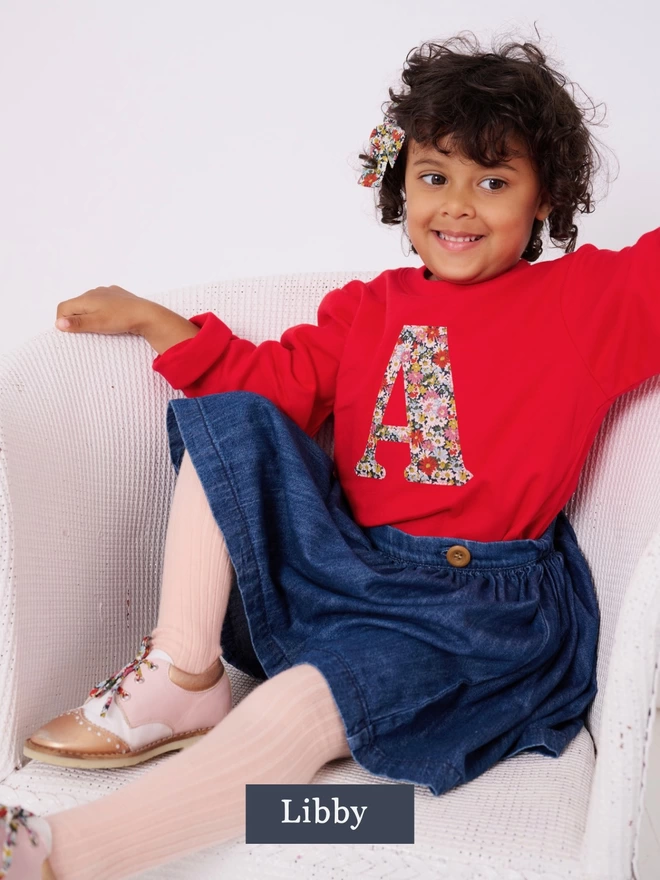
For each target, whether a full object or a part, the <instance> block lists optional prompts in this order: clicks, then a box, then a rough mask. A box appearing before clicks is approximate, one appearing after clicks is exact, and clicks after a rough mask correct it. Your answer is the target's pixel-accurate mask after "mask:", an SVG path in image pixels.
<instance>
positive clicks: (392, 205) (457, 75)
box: [359, 25, 600, 263]
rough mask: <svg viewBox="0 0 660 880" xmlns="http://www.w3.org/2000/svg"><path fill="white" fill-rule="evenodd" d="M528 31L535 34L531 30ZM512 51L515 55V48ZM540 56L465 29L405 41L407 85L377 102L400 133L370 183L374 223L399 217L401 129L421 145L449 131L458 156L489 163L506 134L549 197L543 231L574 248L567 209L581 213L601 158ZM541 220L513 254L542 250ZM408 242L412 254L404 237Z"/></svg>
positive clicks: (506, 149)
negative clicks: (481, 39) (376, 214)
mask: <svg viewBox="0 0 660 880" xmlns="http://www.w3.org/2000/svg"><path fill="white" fill-rule="evenodd" d="M535 30H536V25H535ZM536 33H537V36H538V30H536ZM464 34H468V35H471V36H472V37H473V38H474V41H473V42H470V40H468V39H467V38H466V37H465V36H463V35H464ZM454 43H461V44H463V45H464V46H465V47H467V50H468V51H467V52H456V51H453V49H452V48H451V46H452V44H454ZM426 49H428V53H426V52H425V50H426ZM516 50H521V52H522V55H521V56H519V57H516ZM546 59H547V56H546V54H545V53H544V52H543V51H542V50H541V49H540V48H538V46H536V45H534V44H532V43H529V42H524V43H515V42H509V43H506V44H505V45H503V46H500V47H496V48H494V49H493V51H491V52H487V51H485V50H482V49H481V47H480V46H479V43H478V41H477V39H476V37H475V35H474V34H473V33H472V32H471V31H461V32H460V33H459V34H457V35H456V36H454V37H451V38H450V39H448V40H446V41H445V42H442V43H438V42H434V41H427V42H425V43H423V44H422V45H421V46H420V47H418V48H416V49H412V50H411V51H410V52H409V53H408V55H407V56H406V62H405V64H404V69H403V73H402V76H401V78H402V80H403V83H404V84H405V85H406V86H408V87H409V90H408V91H407V92H403V91H402V92H401V94H397V93H396V92H395V91H394V90H393V89H392V88H389V89H388V91H389V95H390V98H391V101H390V102H389V103H387V104H386V109H385V111H384V114H385V117H389V119H390V120H391V121H392V122H394V123H395V124H396V125H398V126H399V127H400V128H402V129H403V130H404V132H405V134H406V137H405V139H404V142H403V146H402V147H401V150H400V152H399V155H398V157H397V160H396V162H395V164H394V167H393V168H392V167H391V166H390V165H389V163H388V165H387V168H386V171H385V173H384V175H383V179H382V183H381V186H380V187H378V188H377V195H378V202H377V205H376V208H377V210H380V212H381V217H380V220H381V222H382V223H386V224H389V225H394V224H398V223H402V222H403V223H404V224H405V187H404V182H405V172H406V156H407V152H408V149H407V148H408V143H409V140H410V138H413V139H414V140H415V141H418V142H419V144H420V146H429V145H431V144H433V145H434V146H436V147H437V143H438V142H439V141H440V139H441V138H443V137H445V136H450V139H451V142H452V143H453V144H455V146H456V148H457V150H458V151H459V152H460V153H462V154H463V155H464V156H466V157H467V158H469V159H471V160H472V161H473V162H477V163H478V164H480V165H483V166H485V167H493V166H495V165H497V164H498V163H500V162H502V161H504V160H507V159H509V158H510V139H511V137H514V138H517V139H519V140H520V141H521V142H522V144H523V145H524V146H525V148H526V150H527V151H528V155H529V158H530V160H531V162H532V165H533V166H534V167H535V169H536V171H537V173H538V175H539V181H540V184H541V186H542V188H543V189H545V191H546V193H547V194H548V197H549V200H550V203H551V205H552V211H551V213H550V215H549V217H548V218H547V219H548V227H549V237H550V239H551V240H552V242H553V244H555V245H556V246H559V247H561V246H562V243H564V242H565V243H566V244H565V246H564V250H565V252H566V253H571V252H572V251H574V250H575V243H576V241H577V234H578V229H577V226H575V224H574V223H573V217H574V215H575V213H576V211H580V212H581V213H583V214H584V213H591V212H592V211H593V210H595V206H594V205H593V203H592V199H591V197H592V178H593V173H594V170H595V169H596V168H598V167H600V161H599V160H600V156H599V154H598V152H597V150H596V148H595V146H594V138H593V136H592V134H591V132H590V131H589V129H588V128H587V125H586V122H585V118H584V111H583V110H582V109H581V108H579V107H578V106H577V105H576V103H575V100H574V98H573V97H571V96H570V95H569V94H568V92H567V91H566V90H565V88H564V86H565V85H566V82H567V80H566V78H565V77H564V76H563V75H562V74H561V73H559V72H557V71H556V70H553V69H552V68H551V67H549V66H548V65H547V63H546ZM571 85H573V83H571ZM591 104H592V107H593V102H591ZM359 158H360V159H362V160H363V163H362V168H363V170H364V171H367V172H370V171H373V170H374V169H375V168H376V160H375V159H374V158H372V157H370V156H369V155H368V154H367V153H360V154H359ZM543 226H544V221H542V220H538V219H535V220H534V223H533V226H532V234H531V237H530V240H529V242H528V243H527V246H526V248H525V250H524V251H523V253H522V255H521V256H522V258H523V259H525V260H528V261H529V262H530V263H533V262H534V261H535V260H537V259H538V258H539V256H540V255H541V253H542V251H543V244H542V241H541V234H542V230H543ZM404 228H405V226H404ZM411 249H412V251H413V252H414V253H415V254H416V253H417V251H416V250H415V248H414V246H413V245H412V242H411Z"/></svg>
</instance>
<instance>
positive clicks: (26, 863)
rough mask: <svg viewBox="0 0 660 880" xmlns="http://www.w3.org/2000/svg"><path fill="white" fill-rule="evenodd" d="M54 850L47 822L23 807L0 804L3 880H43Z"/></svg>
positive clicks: (1, 878)
mask: <svg viewBox="0 0 660 880" xmlns="http://www.w3.org/2000/svg"><path fill="white" fill-rule="evenodd" d="M52 846H53V835H52V833H51V830H50V825H49V824H48V822H46V820H45V819H42V818H41V817H40V816H35V814H34V813H31V812H30V811H29V810H24V809H23V808H22V807H8V806H6V805H5V804H0V848H1V850H2V858H0V880H3V878H5V877H6V878H7V880H41V876H42V870H43V864H44V862H45V861H46V859H47V858H48V856H49V855H50V852H51V849H52Z"/></svg>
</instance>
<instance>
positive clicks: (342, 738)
mask: <svg viewBox="0 0 660 880" xmlns="http://www.w3.org/2000/svg"><path fill="white" fill-rule="evenodd" d="M251 697H254V698H255V699H253V700H250V698H251ZM248 701H250V706H248V705H247V704H248ZM244 703H245V704H246V705H245V709H246V710H248V711H249V712H250V715H251V716H252V717H251V719H250V720H251V721H252V722H253V723H255V724H263V721H264V711H269V709H270V710H272V711H274V712H277V713H278V715H281V717H282V723H283V724H285V725H286V726H288V727H290V728H291V733H292V735H295V736H296V737H297V738H299V739H300V738H308V739H309V740H310V743H313V744H314V746H315V748H316V749H318V751H319V753H320V754H321V755H322V756H323V759H324V762H326V761H332V760H334V759H335V758H347V757H350V755H351V750H350V748H349V745H348V741H347V739H346V730H345V728H344V722H343V721H342V717H341V714H340V712H339V709H338V707H337V704H336V703H335V700H334V697H333V696H332V691H331V690H330V686H329V685H328V682H327V681H326V679H325V676H324V675H323V674H322V673H321V672H320V671H319V670H318V669H317V668H316V666H313V665H312V664H311V663H300V664H298V665H297V666H291V667H290V668H289V669H285V670H283V671H282V672H280V673H278V674H277V675H274V676H273V677H272V678H269V679H267V680H266V681H264V682H263V683H262V684H260V685H258V686H257V687H256V688H255V689H254V691H252V692H251V693H250V694H249V695H248V696H247V697H246V698H245V700H244Z"/></svg>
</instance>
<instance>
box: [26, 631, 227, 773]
mask: <svg viewBox="0 0 660 880" xmlns="http://www.w3.org/2000/svg"><path fill="white" fill-rule="evenodd" d="M151 641H152V639H151V636H145V637H144V638H143V639H142V647H141V648H140V650H139V651H138V653H137V654H136V656H135V659H134V660H133V661H132V662H131V663H129V664H128V665H127V666H125V667H124V668H123V669H122V670H120V671H119V672H117V673H115V674H114V675H113V676H111V677H110V678H107V679H105V681H102V682H100V684H98V685H97V686H96V687H95V688H92V690H91V691H90V692H89V697H88V698H87V700H86V701H85V702H84V703H83V705H82V706H79V707H78V708H76V709H72V710H71V711H69V712H64V713H63V714H62V715H58V716H57V717H56V718H53V719H52V720H51V721H49V722H48V723H47V724H45V725H44V726H43V727H41V728H39V730H37V731H36V733H33V734H32V736H30V737H28V739H26V740H25V742H24V744H23V754H24V755H26V756H27V757H28V758H34V759H35V760H37V761H43V762H44V763H46V764H57V765H59V766H63V767H88V768H108V767H129V766H132V765H134V764H140V763H142V762H143V761H148V760H149V759H150V758H153V757H155V756H156V755H161V754H163V753H164V752H170V751H176V750H178V749H184V748H188V747H190V746H192V745H194V744H195V743H196V742H197V741H198V740H199V739H201V737H202V736H205V735H206V734H207V733H208V732H209V731H210V730H212V729H213V728H214V727H215V726H216V724H218V723H219V722H220V721H221V720H222V719H223V718H224V717H225V715H227V713H228V712H229V711H230V710H231V707H232V694H231V685H230V683H229V678H228V676H227V673H226V672H225V669H224V666H223V663H222V660H221V658H220V657H218V658H217V660H216V661H215V662H214V663H212V664H211V666H209V668H208V669H206V670H205V671H204V672H200V673H198V674H193V673H189V672H184V670H182V669H178V668H177V667H176V666H175V665H174V663H173V661H172V658H171V656H170V655H169V654H168V653H167V652H165V651H163V650H161V649H160V648H155V649H153V648H152V647H151ZM155 661H158V662H155ZM143 665H144V666H145V667H146V675H144V674H143V672H142V669H141V667H142V666H143ZM145 685H146V686H145Z"/></svg>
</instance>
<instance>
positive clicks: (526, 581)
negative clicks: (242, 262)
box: [0, 37, 660, 880]
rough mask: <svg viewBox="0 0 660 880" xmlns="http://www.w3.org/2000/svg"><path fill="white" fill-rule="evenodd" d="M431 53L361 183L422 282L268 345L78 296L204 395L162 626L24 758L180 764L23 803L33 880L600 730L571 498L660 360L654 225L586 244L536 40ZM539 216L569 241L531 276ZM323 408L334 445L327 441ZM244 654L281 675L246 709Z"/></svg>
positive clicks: (584, 170) (659, 264)
mask: <svg viewBox="0 0 660 880" xmlns="http://www.w3.org/2000/svg"><path fill="white" fill-rule="evenodd" d="M458 40H460V42H461V44H462V47H463V49H464V51H456V47H454V46H453V45H452V44H453V43H454V41H458ZM517 50H519V51H517ZM406 61H407V66H406V67H404V73H403V80H404V82H405V84H406V86H407V87H408V90H407V91H405V92H402V93H401V94H396V93H394V92H393V91H392V90H390V97H391V99H392V100H391V103H390V105H389V107H388V112H387V114H386V116H385V120H384V123H383V124H382V125H380V126H377V127H376V129H374V131H373V132H372V138H371V144H370V149H369V152H368V153H367V154H361V158H362V159H363V160H364V174H363V175H362V177H361V178H360V181H359V182H360V183H361V184H363V185H365V186H374V187H378V192H379V195H380V199H379V205H378V206H379V208H380V210H381V212H382V214H381V219H382V221H383V222H384V223H399V222H401V221H403V222H404V223H406V224H407V234H408V236H409V239H410V242H411V245H412V250H413V251H414V253H416V254H418V255H419V256H420V257H421V260H422V263H423V265H421V266H420V267H419V268H410V267H401V268H397V269H390V270H386V271H384V272H382V273H381V274H380V275H378V276H377V277H376V278H374V279H373V280H372V281H370V282H363V281H360V280H353V281H350V282H349V283H348V284H346V285H344V286H343V287H341V288H338V289H336V290H332V291H330V292H329V293H328V294H327V295H326V296H325V297H324V298H323V300H322V302H321V304H320V307H319V311H318V326H313V325H308V324H301V325H299V326H296V327H292V328H290V329H289V330H287V331H286V332H285V333H284V334H283V336H282V338H281V341H279V342H277V341H268V342H264V343H262V344H261V345H255V344H253V343H252V342H250V341H248V340H246V339H239V338H237V337H236V336H234V335H233V334H232V331H231V329H230V328H229V327H228V326H227V325H226V324H225V323H224V322H223V321H222V320H221V318H220V317H218V316H217V315H215V314H214V313H212V312H206V313H204V314H201V315H196V316H194V317H192V318H191V319H190V320H186V319H184V318H182V317H181V316H178V315H174V314H173V313H172V312H170V311H168V310H167V309H164V308H163V307H161V306H157V305H156V304H154V303H150V304H148V306H149V308H146V310H145V301H144V300H140V299H139V298H137V297H133V295H132V294H130V293H128V292H127V291H122V290H121V289H119V288H110V289H103V290H96V291H90V292H89V293H88V294H85V295H84V296H83V297H78V298H77V299H74V300H70V301H68V302H66V303H62V304H60V308H59V310H58V312H59V314H61V315H68V316H74V317H73V319H72V320H73V329H74V330H78V331H83V332H105V333H107V332H127V331H128V332H138V333H141V335H143V336H144V337H145V338H146V339H148V340H149V342H150V343H151V344H152V345H153V347H154V349H155V350H156V351H157V352H158V356H157V357H156V358H155V360H154V362H153V367H154V369H155V370H157V371H158V372H159V373H160V374H161V375H162V376H164V377H165V378H166V379H167V381H168V382H169V383H170V384H171V385H172V387H174V388H177V389H182V390H183V392H184V394H185V397H184V398H181V399H176V400H172V401H170V403H169V405H168V410H167V431H168V437H169V444H170V452H171V458H172V462H173V465H174V468H175V470H176V472H177V475H178V479H177V483H176V489H175V493H174V499H173V504H172V510H171V515H170V520H169V525H168V534H167V542H166V549H165V560H164V570H163V583H162V597H161V605H160V613H159V618H158V622H157V626H156V628H155V629H154V630H153V632H152V633H151V635H149V636H145V638H144V639H143V644H142V646H141V649H140V650H139V652H138V654H137V656H136V657H135V659H134V660H133V661H132V662H131V663H129V664H128V665H127V666H126V667H125V668H124V669H122V670H121V671H120V672H118V673H116V674H115V675H113V676H111V677H110V678H108V679H107V680H106V681H104V682H101V683H100V684H99V685H98V686H97V687H96V688H95V689H93V690H92V691H91V693H90V696H89V698H88V699H87V700H86V702H85V703H84V704H83V706H80V707H78V708H77V709H74V710H72V711H70V712H67V713H65V714H63V715H61V716H59V717H58V718H56V719H53V720H52V721H51V722H49V723H47V724H45V725H44V727H43V728H41V729H40V730H38V731H36V732H35V734H33V735H32V736H31V737H30V738H29V739H28V740H27V741H26V744H25V753H26V754H27V755H30V756H31V757H33V758H35V759H37V760H42V761H46V762H49V763H57V764H61V765H62V764H63V765H65V766H75V767H83V766H88V767H99V766H103V767H111V766H117V767H121V766H126V765H129V764H135V763H138V762H139V761H144V760H147V759H148V758H150V757H152V756H154V755H156V754H162V753H163V752H165V751H167V750H171V749H179V750H180V749H183V750H182V751H180V752H179V754H176V755H174V756H172V757H170V758H169V760H167V761H164V762H162V763H160V764H158V766H156V767H154V768H153V769H151V770H150V772H149V773H146V774H144V775H143V776H142V777H141V778H140V779H138V780H135V781H134V782H131V783H129V784H128V785H126V786H124V787H123V788H122V789H121V790H120V791H118V792H115V793H113V794H111V795H109V796H107V797H104V798H101V799H100V800H97V801H95V802H94V803H91V804H86V805H84V806H80V807H76V808H73V809H69V810H65V811H62V812H60V813H56V814H54V815H49V816H48V820H47V821H46V819H44V818H43V817H36V816H34V815H33V814H32V813H30V812H29V811H27V810H21V809H20V807H8V808H6V810H7V812H6V817H7V823H8V825H7V828H8V830H9V828H10V827H11V828H12V829H14V830H13V831H12V833H11V835H10V837H9V838H8V841H7V842H8V845H9V847H10V848H9V849H7V850H6V854H7V855H6V858H5V863H4V868H5V870H7V868H8V871H7V876H9V877H10V878H11V880H21V878H24V880H29V878H37V877H40V876H43V877H56V878H57V880H87V878H92V877H93V878H121V877H127V876H129V875H132V874H135V873H138V872H140V871H143V870H146V869H148V868H150V867H153V866H155V865H158V864H162V863H164V862H167V861H169V860H173V859H177V858H180V857H181V856H182V855H184V854H185V853H190V852H193V851H196V850H199V849H201V848H204V847H207V846H209V845H211V844H217V843H219V842H221V841H224V840H227V839H229V838H232V837H235V836H237V835H240V834H242V833H243V832H244V815H245V785H246V784H247V783H275V782H277V783H307V782H310V781H311V780H312V779H313V777H314V776H315V774H316V773H317V771H318V770H319V768H320V767H321V766H322V765H323V764H324V763H326V762H328V761H331V760H334V759H336V758H347V757H349V756H352V757H353V758H354V759H355V761H357V762H358V763H359V764H360V765H361V766H362V767H364V768H365V769H366V770H368V771H370V772H371V773H372V774H375V775H376V776H379V777H383V778H385V779H391V780H397V781H403V782H412V783H415V784H417V785H421V786H426V787H427V788H429V789H430V791H431V792H432V793H433V794H434V795H441V794H442V793H444V792H446V791H448V790H449V789H451V788H453V787H455V786H458V785H461V784H463V783H466V782H469V781H470V780H473V779H475V778H476V777H477V776H479V775H480V774H482V773H484V772H485V771H486V770H488V769H489V768H490V767H492V766H493V764H495V763H496V762H497V761H500V760H503V759H506V758H509V757H512V756H514V755H517V754H519V753H521V752H523V751H534V752H538V753H540V754H542V755H547V756H551V757H559V756H560V755H561V754H562V752H563V750H564V749H565V747H566V745H567V744H568V743H569V742H570V741H571V740H572V739H573V738H574V737H575V736H576V735H577V734H578V733H579V731H580V730H581V728H582V727H583V725H584V719H585V714H586V712H587V710H588V708H589V706H590V704H591V702H592V700H593V698H594V695H595V694H596V690H597V685H596V674H595V660H596V646H597V639H598V627H599V612H598V605H597V601H596V596H595V592H594V586H593V582H592V579H591V575H590V572H589V568H588V565H587V562H586V560H585V558H584V556H583V554H582V553H581V550H580V549H579V547H578V545H577V542H576V537H575V533H574V531H573V529H572V527H571V525H570V523H569V522H568V520H567V518H566V516H565V514H564V512H563V510H562V508H563V507H564V505H565V503H566V502H567V501H568V499H569V498H570V497H571V495H572V493H573V491H574V489H575V487H576V484H577V481H578V477H579V474H580V469H581V466H582V464H583V462H584V460H585V458H586V456H587V454H588V452H589V448H590V446H591V443H592V441H593V439H594V437H595V435H596V433H597V431H598V429H599V426H600V424H601V423H602V421H603V419H604V417H605V415H606V413H607V411H608V409H609V407H610V406H611V404H612V403H613V401H614V400H615V399H616V398H617V397H618V396H619V395H621V394H623V393H624V392H626V391H628V390H630V389H631V388H633V387H634V386H636V385H638V384H640V383H641V382H642V381H644V380H645V379H647V378H649V377H650V376H652V375H654V374H656V373H658V372H660V345H659V344H658V343H659V341H660V293H659V290H658V282H657V278H658V277H659V275H660V272H659V270H660V229H657V230H654V231H652V232H649V233H647V234H645V235H643V236H642V237H641V238H640V239H639V240H638V241H637V243H636V244H635V245H633V246H632V247H626V248H624V249H623V250H621V251H618V252H616V251H610V250H601V249H598V248H596V247H594V246H593V245H590V244H585V245H583V246H582V247H580V248H579V249H578V250H575V243H576V239H577V229H576V227H575V226H574V225H573V218H574V216H575V213H576V211H578V210H580V211H589V210H590V209H591V200H590V186H591V178H592V173H593V169H594V156H595V150H594V147H593V143H592V140H591V135H590V133H589V131H588V129H587V127H586V125H585V121H584V118H583V112H582V111H581V110H580V109H579V108H578V107H577V106H576V104H575V103H574V101H573V100H572V98H571V97H570V96H569V95H568V93H567V91H566V90H565V89H564V85H565V80H564V79H563V78H562V77H561V76H560V75H559V74H557V73H556V72H555V71H553V70H552V69H551V68H550V67H548V65H547V63H546V58H545V56H544V54H543V53H542V52H541V51H540V50H539V49H538V48H536V47H535V46H533V45H531V44H529V43H524V44H522V45H521V44H510V45H507V46H504V47H503V48H502V49H501V50H499V51H497V52H495V51H491V52H484V51H481V50H480V49H479V47H478V45H472V44H471V43H469V41H467V40H465V39H461V38H458V37H457V38H454V39H453V40H448V41H447V42H446V43H443V44H436V43H427V44H423V46H422V47H421V48H420V49H418V50H416V51H415V52H414V53H412V56H410V55H409V56H408V58H407V59H406ZM546 221H547V226H548V231H549V236H550V238H551V239H552V240H553V241H555V242H556V243H559V244H562V245H563V246H564V250H565V251H566V255H564V256H562V257H561V258H559V259H555V260H552V261H548V262H543V263H539V264H538V265H533V264H534V263H535V262H536V261H537V260H538V257H539V255H540V254H541V251H542V245H541V236H542V230H543V228H544V226H545V224H546ZM85 298H86V299H85ZM138 315H139V319H138V317H137V316H138ZM330 413H334V419H335V423H334V424H335V461H334V462H333V461H332V460H331V459H330V458H328V456H327V455H326V454H325V453H324V452H323V451H322V449H321V448H320V446H318V444H317V443H316V442H315V441H314V439H313V437H314V435H315V434H316V432H317V431H318V429H319V427H320V426H321V424H322V423H323V422H324V420H325V419H326V417H327V416H328V415H329V414H330ZM335 467H336V471H335ZM226 612H227V613H226ZM219 643H221V645H222V651H220V649H219ZM220 653H223V654H224V657H225V659H226V660H227V661H228V662H229V663H231V664H233V665H235V666H236V667H238V668H239V669H242V670H244V671H246V672H249V673H250V674H252V675H254V676H256V677H257V678H259V679H261V680H262V683H260V684H259V685H258V686H257V687H256V688H255V689H254V690H253V691H252V692H251V693H250V694H249V695H248V696H247V697H246V698H245V699H244V700H242V701H241V702H240V703H239V704H238V705H237V706H236V708H234V709H231V693H230V689H229V683H228V679H227V675H226V674H225V672H224V667H223V665H222V661H221V660H220V658H219V654H220ZM190 745H192V746H193V747H192V748H186V746H190ZM10 823H11V825H10ZM1 834H2V832H0V835H1ZM30 836H31V837H32V838H33V839H34V840H35V841H36V843H37V846H35V847H32V846H30V845H29V837H30ZM92 854H93V855H92ZM47 856H48V859H46V857H47ZM42 872H43V873H42ZM0 876H2V874H1V873H0Z"/></svg>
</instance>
